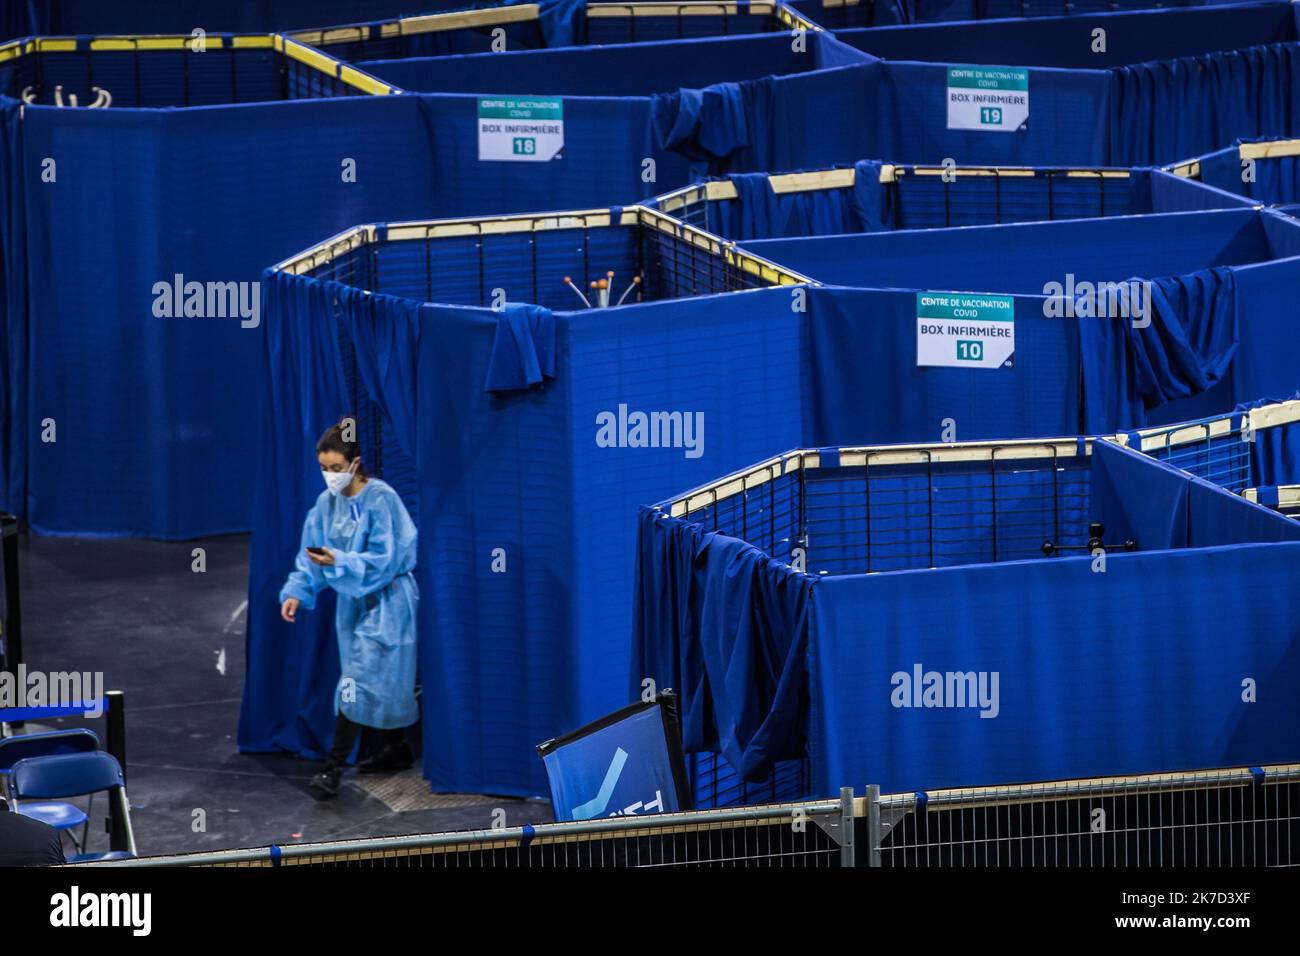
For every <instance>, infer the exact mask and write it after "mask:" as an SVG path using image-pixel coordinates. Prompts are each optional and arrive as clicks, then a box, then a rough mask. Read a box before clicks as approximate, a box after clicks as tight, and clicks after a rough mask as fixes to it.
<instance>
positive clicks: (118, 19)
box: [0, 0, 475, 40]
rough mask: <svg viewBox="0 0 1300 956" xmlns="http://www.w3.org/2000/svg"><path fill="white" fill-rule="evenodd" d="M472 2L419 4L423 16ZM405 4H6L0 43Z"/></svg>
mask: <svg viewBox="0 0 1300 956" xmlns="http://www.w3.org/2000/svg"><path fill="white" fill-rule="evenodd" d="M474 5H475V4H474V3H472V2H466V0H420V2H419V3H418V5H417V8H418V10H419V11H420V12H422V13H433V12H436V11H438V10H453V9H458V8H464V7H470V6H474ZM412 9H413V8H412V5H411V3H410V2H409V0H239V2H233V3H232V2H231V0H11V2H9V3H6V4H5V5H4V7H2V8H0V28H4V29H6V30H7V31H8V32H6V33H4V34H3V35H0V40H4V39H7V38H9V37H18V36H30V35H34V34H35V35H44V36H49V35H60V36H84V35H101V34H158V33H171V34H186V35H188V34H189V32H190V31H191V30H193V29H194V28H195V27H201V28H203V29H204V30H206V31H208V32H209V33H269V32H271V31H277V30H291V29H299V28H308V27H319V26H326V25H329V24H334V23H351V22H354V21H356V20H377V19H381V18H385V17H395V16H400V15H402V14H406V13H410V12H412Z"/></svg>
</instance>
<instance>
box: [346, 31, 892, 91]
mask: <svg viewBox="0 0 1300 956" xmlns="http://www.w3.org/2000/svg"><path fill="white" fill-rule="evenodd" d="M825 50H835V51H837V52H839V53H840V55H841V56H842V57H843V56H847V57H849V58H851V59H852V60H853V61H854V62H858V63H869V62H871V61H872V58H871V57H870V56H867V55H866V54H864V53H860V52H858V51H856V50H853V49H851V48H849V47H845V46H844V45H843V44H839V43H837V42H836V41H835V40H833V39H832V38H830V37H822V36H819V35H816V34H814V35H812V36H810V37H809V38H808V49H807V51H806V52H802V53H801V52H796V51H795V50H793V49H792V48H791V42H790V37H789V35H788V34H786V33H781V34H770V35H765V36H739V37H706V38H700V39H690V40H667V41H662V42H659V43H636V44H611V45H609V46H593V47H571V48H567V49H553V50H521V51H509V50H507V51H505V52H502V53H479V54H467V55H464V56H442V57H407V58H402V59H394V60H371V61H363V62H362V63H360V64H358V65H359V66H360V67H361V68H362V69H364V70H366V71H367V72H370V73H372V74H374V75H375V76H378V77H380V78H381V79H384V80H387V81H388V82H390V83H393V84H394V85H396V86H399V87H401V88H402V89H404V90H412V91H416V92H437V93H483V94H485V95H486V94H501V95H512V94H513V95H530V96H540V95H552V96H605V97H623V96H651V95H654V94H656V93H663V92H666V91H669V90H674V89H677V88H678V87H684V88H696V87H704V86H708V85H710V84H712V83H719V82H722V81H724V80H725V81H727V82H729V83H740V82H743V81H745V80H758V79H760V78H762V77H765V76H773V75H776V76H783V75H787V74H797V73H802V72H804V71H806V70H813V69H820V68H822V67H824V66H836V65H841V64H840V63H838V62H827V61H826V57H827V54H826V53H824V52H823V51H825ZM650 64H653V69H647V68H646V67H647V65H650Z"/></svg>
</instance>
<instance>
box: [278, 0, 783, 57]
mask: <svg viewBox="0 0 1300 956" xmlns="http://www.w3.org/2000/svg"><path fill="white" fill-rule="evenodd" d="M496 6H497V4H495V3H464V4H462V5H460V9H459V10H455V11H444V12H443V13H442V14H440V15H439V16H425V17H410V18H405V19H399V20H385V21H374V22H370V23H358V24H349V25H344V26H337V27H329V28H326V29H321V30H303V31H297V32H295V33H293V34H291V36H293V37H295V38H296V39H298V40H300V41H301V42H303V43H308V44H311V45H312V46H316V47H318V48H320V49H322V50H325V51H326V52H328V53H329V54H330V55H331V56H334V57H337V58H339V59H341V60H345V61H348V62H360V61H366V60H394V59H405V58H407V57H427V56H453V55H457V54H465V53H488V52H491V51H492V50H493V41H494V38H495V36H496V35H500V36H502V40H503V41H504V45H503V46H501V45H499V49H504V50H509V51H518V50H540V49H544V48H546V46H547V43H546V36H545V34H544V32H543V31H542V27H541V23H540V21H539V20H524V21H522V22H507V21H502V20H496V19H495V18H492V22H489V21H488V19H487V18H485V19H484V21H483V22H482V23H479V24H475V23H474V22H473V21H474V19H475V18H474V17H473V16H469V17H464V16H460V14H464V13H470V12H472V11H475V10H484V9H485V8H486V9H488V10H490V9H492V8H494V7H496ZM638 8H639V9H638ZM521 12H522V11H521ZM785 29H787V27H786V25H785V24H784V23H783V21H782V19H781V18H780V17H779V16H778V15H777V14H776V12H775V11H774V10H770V9H768V10H761V11H760V10H754V9H750V8H748V7H738V5H737V4H736V3H735V2H734V0H733V2H731V3H712V2H707V0H686V2H681V3H655V4H654V8H653V11H652V10H651V9H650V7H649V6H648V5H647V4H613V3H611V4H598V5H594V6H591V5H589V6H588V7H587V8H586V10H585V11H584V15H583V16H582V17H581V18H580V20H579V21H578V23H577V30H576V33H577V40H578V44H577V45H598V44H610V43H638V42H646V41H658V40H674V39H677V40H680V39H690V38H694V37H712V36H739V35H749V34H754V33H770V32H774V31H778V30H785ZM498 30H500V31H503V34H496V31H498ZM584 30H585V35H584Z"/></svg>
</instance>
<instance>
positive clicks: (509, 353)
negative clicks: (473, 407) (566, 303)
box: [483, 304, 555, 392]
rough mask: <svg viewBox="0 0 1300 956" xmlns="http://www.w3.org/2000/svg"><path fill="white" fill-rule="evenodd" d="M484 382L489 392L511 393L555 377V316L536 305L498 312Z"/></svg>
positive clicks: (510, 308)
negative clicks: (490, 355) (485, 380)
mask: <svg viewBox="0 0 1300 956" xmlns="http://www.w3.org/2000/svg"><path fill="white" fill-rule="evenodd" d="M498 315H499V318H498V319H497V330H496V335H495V337H494V338H493V339H492V357H491V359H489V364H488V374H487V382H486V384H485V385H484V386H483V387H484V388H485V389H486V390H487V391H489V392H510V391H516V390H518V389H526V388H529V387H531V386H533V385H540V384H541V383H542V382H543V381H545V380H546V379H548V378H554V377H555V316H554V315H553V314H552V312H551V310H550V309H543V308H541V307H540V306H536V305H517V304H507V305H505V306H504V307H503V308H502V309H501V311H500V312H499V313H498Z"/></svg>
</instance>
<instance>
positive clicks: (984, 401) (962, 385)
mask: <svg viewBox="0 0 1300 956" xmlns="http://www.w3.org/2000/svg"><path fill="white" fill-rule="evenodd" d="M808 300H809V301H808V322H809V328H810V332H809V339H810V347H811V355H812V371H811V374H810V376H809V387H810V390H811V400H810V402H809V404H810V405H811V407H812V415H813V421H812V432H811V434H810V435H809V436H808V441H809V444H812V445H827V444H833V443H845V444H848V443H855V444H869V443H880V442H906V441H939V440H941V439H942V438H943V436H944V435H945V431H946V429H947V428H948V423H949V422H952V423H954V424H955V429H956V435H955V437H956V439H957V440H959V441H977V440H981V439H996V438H999V437H1002V436H1005V435H1020V436H1051V435H1072V434H1076V433H1077V432H1078V431H1079V422H1080V417H1081V414H1082V410H1081V408H1080V401H1079V396H1080V389H1081V382H1080V361H1079V345H1078V332H1077V324H1078V323H1077V322H1075V321H1072V320H1062V319H1051V318H1047V317H1045V316H1044V315H1043V300H1042V298H1041V297H1034V296H1024V297H1018V298H1017V299H1016V305H1015V312H1016V354H1015V364H1014V366H1013V367H1011V368H999V369H963V368H922V367H918V366H917V365H916V335H917V332H916V293H915V292H913V291H870V290H863V289H842V288H818V289H812V290H811V291H810V292H809V296H808ZM1080 321H1082V320H1080ZM1044 395H1051V396H1052V401H1050V402H1047V401H1043V396H1044Z"/></svg>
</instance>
